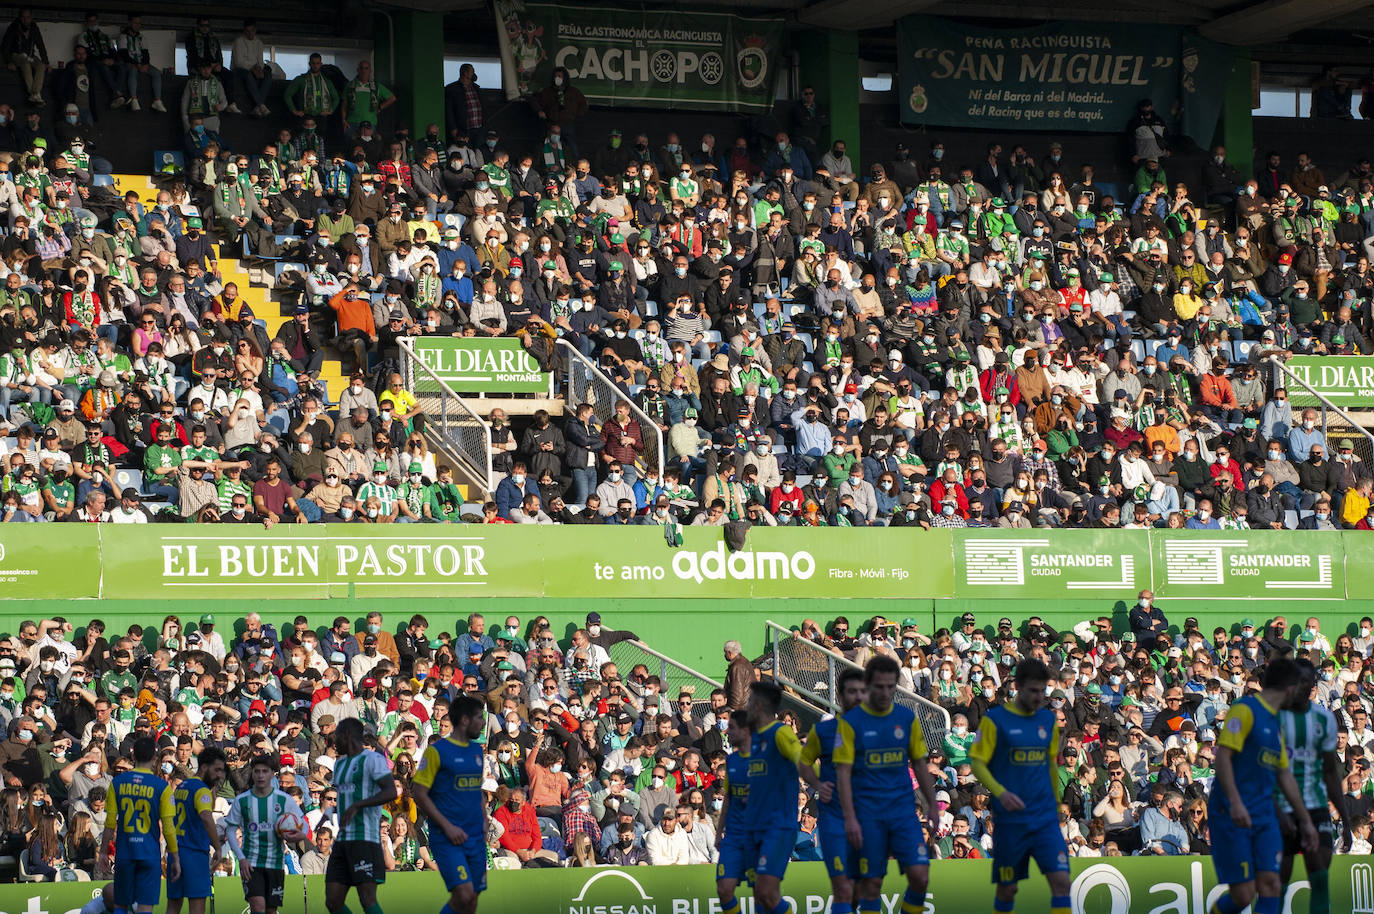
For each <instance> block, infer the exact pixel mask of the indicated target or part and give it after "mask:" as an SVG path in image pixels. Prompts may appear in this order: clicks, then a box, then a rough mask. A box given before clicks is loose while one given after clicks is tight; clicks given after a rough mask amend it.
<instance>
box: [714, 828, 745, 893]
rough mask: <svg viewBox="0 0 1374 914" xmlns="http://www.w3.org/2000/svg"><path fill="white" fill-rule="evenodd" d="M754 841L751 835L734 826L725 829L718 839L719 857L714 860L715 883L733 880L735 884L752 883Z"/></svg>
mask: <svg viewBox="0 0 1374 914" xmlns="http://www.w3.org/2000/svg"><path fill="white" fill-rule="evenodd" d="M753 866H754V840H753V835H752V834H751V833H750V832H748V831H746V830H744V829H742V828H740V827H739V826H734V827H733V828H727V829H726V830H725V834H724V835H723V836H721V839H720V856H719V857H718V858H717V860H716V881H717V882H719V881H720V880H722V879H733V880H735V882H750V883H752V882H753V881H754V870H753Z"/></svg>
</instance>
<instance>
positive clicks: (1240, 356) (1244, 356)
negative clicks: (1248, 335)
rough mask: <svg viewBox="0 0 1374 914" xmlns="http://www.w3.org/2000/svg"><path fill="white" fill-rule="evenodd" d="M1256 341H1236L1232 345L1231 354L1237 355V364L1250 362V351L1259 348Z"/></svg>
mask: <svg viewBox="0 0 1374 914" xmlns="http://www.w3.org/2000/svg"><path fill="white" fill-rule="evenodd" d="M1258 345H1259V343H1257V342H1256V341H1254V340H1236V341H1235V342H1234V343H1232V344H1231V352H1232V353H1233V354H1234V355H1235V358H1236V361H1237V362H1248V361H1250V350H1252V349H1254V348H1255V347H1256V346H1258Z"/></svg>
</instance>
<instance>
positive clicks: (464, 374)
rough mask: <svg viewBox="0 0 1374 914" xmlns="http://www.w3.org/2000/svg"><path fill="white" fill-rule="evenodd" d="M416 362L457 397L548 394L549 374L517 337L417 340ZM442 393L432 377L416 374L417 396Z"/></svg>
mask: <svg viewBox="0 0 1374 914" xmlns="http://www.w3.org/2000/svg"><path fill="white" fill-rule="evenodd" d="M413 346H414V350H415V358H417V359H419V360H420V362H421V363H423V364H424V366H425V367H426V368H428V369H429V370H430V371H432V372H434V374H435V375H436V376H437V377H438V379H439V380H440V381H443V382H444V383H445V384H447V385H448V386H449V387H450V388H452V389H453V392H454V393H458V394H472V393H494V394H515V393H523V394H547V393H548V392H549V373H548V372H546V371H544V370H543V369H541V368H540V367H539V363H538V362H537V361H535V359H534V357H533V356H531V355H530V354H529V353H528V352H527V351H525V347H524V346H521V345H520V341H519V340H518V339H515V338H514V337H508V336H507V337H500V338H497V339H482V338H478V337H453V336H417V337H415V339H414V340H413ZM438 389H439V385H438V384H436V383H435V382H434V381H433V379H431V378H430V377H429V375H427V374H425V373H423V372H416V373H415V392H416V393H435V392H436V391H437V390H438Z"/></svg>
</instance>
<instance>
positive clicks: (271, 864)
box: [224, 788, 305, 870]
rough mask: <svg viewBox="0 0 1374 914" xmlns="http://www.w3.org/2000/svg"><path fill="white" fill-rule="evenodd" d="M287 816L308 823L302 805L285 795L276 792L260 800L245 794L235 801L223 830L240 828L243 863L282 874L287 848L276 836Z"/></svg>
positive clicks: (251, 793)
mask: <svg viewBox="0 0 1374 914" xmlns="http://www.w3.org/2000/svg"><path fill="white" fill-rule="evenodd" d="M288 812H293V813H295V814H296V815H297V816H299V817H300V820H301V821H302V822H304V821H305V814H304V813H303V812H301V807H300V804H298V803H297V802H296V801H295V800H293V799H291V797H289V796H287V795H286V794H285V793H283V792H282V791H280V790H278V789H276V788H273V789H272V792H271V793H269V794H267V796H263V797H260V796H258V795H257V794H255V793H253V791H251V790H246V791H244V792H243V793H241V794H239V795H238V796H236V797H234V804H233V805H232V806H231V807H229V815H227V816H225V817H224V828H225V831H226V832H227V831H230V830H232V829H235V828H237V829H239V830H240V831H241V832H242V833H243V837H242V838H241V839H240V842H239V846H240V847H241V848H242V850H243V858H242V859H245V860H247V861H248V862H249V863H250V864H252V865H253V866H254V867H262V868H264V869H269V870H281V869H285V868H286V847H285V844H284V843H283V841H282V839H281V838H280V837H279V836H278V835H277V820H278V819H280V818H281V817H282V816H283V815H285V814H286V813H288Z"/></svg>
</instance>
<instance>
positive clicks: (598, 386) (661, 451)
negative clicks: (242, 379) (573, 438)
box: [558, 339, 667, 479]
mask: <svg viewBox="0 0 1374 914" xmlns="http://www.w3.org/2000/svg"><path fill="white" fill-rule="evenodd" d="M558 346H559V348H561V349H562V350H563V352H564V353H565V354H566V355H567V362H568V388H567V401H566V406H565V409H567V410H568V412H573V411H575V410H576V409H577V407H578V404H580V403H590V404H591V406H592V412H593V413H594V414H595V415H596V418H597V419H598V420H600V421H601V423H602V424H605V423H607V422H609V421H611V418H612V417H613V416H614V415H615V404H616V401H623V402H625V403H628V404H629V405H630V415H632V416H634V417H635V419H637V420H638V421H639V429H640V432H641V433H642V435H643V437H644V453H643V454H641V455H640V459H642V460H643V461H644V466H646V467H653V468H656V469H657V470H658V478H659V479H662V478H663V460H664V457H665V455H666V454H667V450H666V449H665V448H664V440H663V429H661V428H659V427H658V423H657V422H655V421H654V420H653V419H650V418H649V415H648V413H646V412H644V410H642V409H640V408H639V404H638V403H636V402H635V401H634V399H633V398H632V397H630V396H629V394H627V393H625V391H623V390H621V389H620V388H619V387H617V386H616V384H615V382H614V381H612V380H611V379H610V378H608V377H606V375H605V374H603V373H602V371H601V369H599V368H597V367H596V363H595V362H593V361H592V360H591V359H589V358H587V357H586V356H585V355H583V354H582V352H581V351H580V350H579V349H578V348H577V347H576V346H574V345H572V344H571V343H569V342H568V341H567V340H562V339H560V340H559V341H558Z"/></svg>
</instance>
